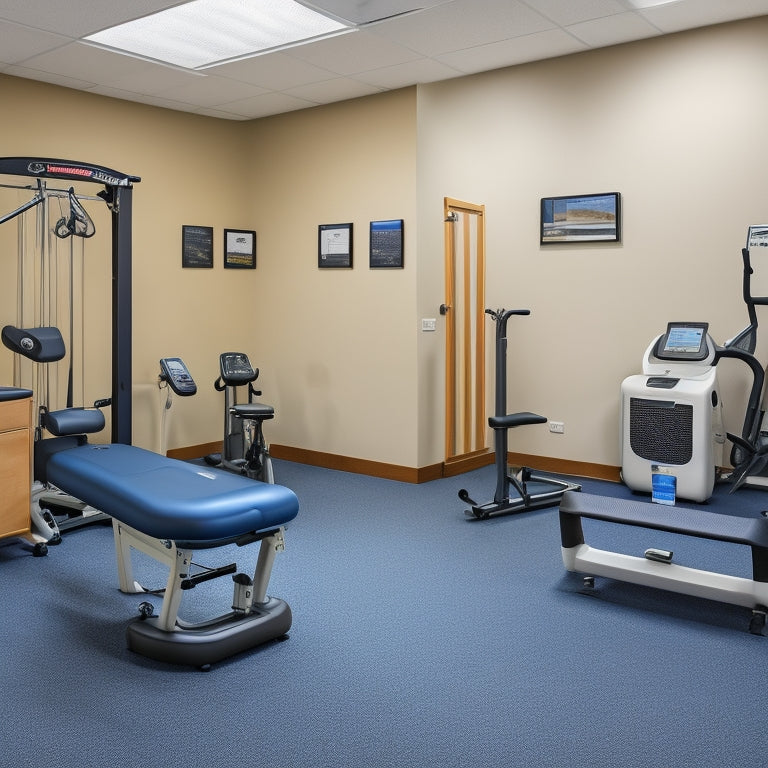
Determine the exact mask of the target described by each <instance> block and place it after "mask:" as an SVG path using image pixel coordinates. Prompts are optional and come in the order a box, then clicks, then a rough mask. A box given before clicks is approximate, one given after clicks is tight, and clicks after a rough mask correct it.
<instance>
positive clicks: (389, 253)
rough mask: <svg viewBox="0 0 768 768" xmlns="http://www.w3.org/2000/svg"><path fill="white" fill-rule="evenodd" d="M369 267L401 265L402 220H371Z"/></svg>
mask: <svg viewBox="0 0 768 768" xmlns="http://www.w3.org/2000/svg"><path fill="white" fill-rule="evenodd" d="M369 259H370V261H369V265H370V267H371V269H391V268H398V267H402V266H403V220H402V219H390V220H389V221H372V222H371V234H370V256H369Z"/></svg>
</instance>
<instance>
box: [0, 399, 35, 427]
mask: <svg viewBox="0 0 768 768" xmlns="http://www.w3.org/2000/svg"><path fill="white" fill-rule="evenodd" d="M31 406H32V399H31V398H29V397H25V398H24V399H23V400H7V401H6V402H4V403H0V432H7V431H8V430H9V429H24V428H28V427H29V426H30V419H31Z"/></svg>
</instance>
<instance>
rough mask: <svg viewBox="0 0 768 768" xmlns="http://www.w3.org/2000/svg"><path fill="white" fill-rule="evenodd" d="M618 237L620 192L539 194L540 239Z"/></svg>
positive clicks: (582, 240) (575, 240)
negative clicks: (562, 195)
mask: <svg viewBox="0 0 768 768" xmlns="http://www.w3.org/2000/svg"><path fill="white" fill-rule="evenodd" d="M620 241H621V195H620V194H619V193H618V192H604V193H601V194H596V195H568V196H564V197H542V198H541V230H540V243H541V244H542V245H546V244H548V243H595V242H609V243H618V242H620Z"/></svg>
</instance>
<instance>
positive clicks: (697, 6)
mask: <svg viewBox="0 0 768 768" xmlns="http://www.w3.org/2000/svg"><path fill="white" fill-rule="evenodd" d="M640 13H641V14H642V16H644V17H645V18H646V19H648V21H649V22H651V24H654V25H655V26H656V27H658V28H659V29H660V30H661V31H662V32H665V33H669V32H680V31H682V30H684V29H692V28H695V27H703V26H706V25H708V24H721V23H722V22H725V21H733V20H735V19H746V18H750V17H752V16H764V15H768V0H728V2H724V0H679V2H677V3H670V4H669V5H660V6H657V7H655V8H646V9H644V10H643V11H640Z"/></svg>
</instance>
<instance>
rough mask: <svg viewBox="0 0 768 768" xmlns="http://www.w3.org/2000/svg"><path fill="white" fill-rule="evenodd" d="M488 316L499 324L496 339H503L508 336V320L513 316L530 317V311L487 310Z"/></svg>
mask: <svg viewBox="0 0 768 768" xmlns="http://www.w3.org/2000/svg"><path fill="white" fill-rule="evenodd" d="M485 312H486V314H488V315H490V316H491V317H492V318H493V319H494V320H495V321H496V322H497V323H498V325H497V326H496V338H497V339H502V338H505V337H506V335H507V320H509V318H510V316H511V315H530V314H531V310H530V309H497V310H495V311H494V310H493V309H486V310H485Z"/></svg>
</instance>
